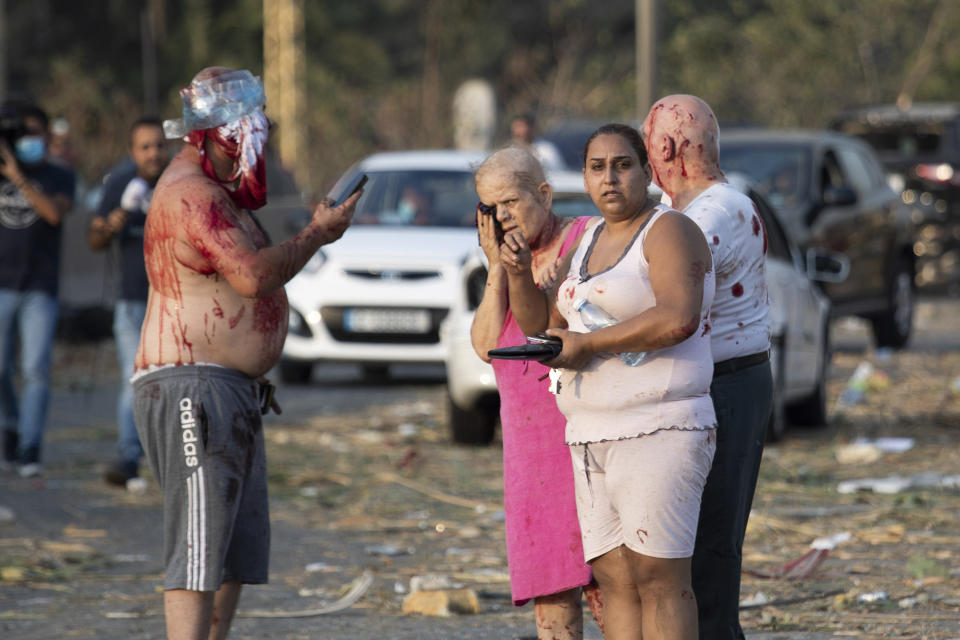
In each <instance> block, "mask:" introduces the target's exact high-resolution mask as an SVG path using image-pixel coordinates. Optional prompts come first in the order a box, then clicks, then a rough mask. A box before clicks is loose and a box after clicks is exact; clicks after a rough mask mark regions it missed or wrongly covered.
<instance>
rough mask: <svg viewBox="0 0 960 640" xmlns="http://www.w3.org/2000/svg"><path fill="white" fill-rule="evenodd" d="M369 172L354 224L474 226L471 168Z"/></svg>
mask: <svg viewBox="0 0 960 640" xmlns="http://www.w3.org/2000/svg"><path fill="white" fill-rule="evenodd" d="M367 175H368V177H369V180H368V181H367V184H366V185H365V186H364V187H363V195H362V196H361V197H360V201H359V202H357V208H356V210H355V211H356V212H355V213H354V215H353V224H360V225H389V226H404V227H405V226H431V227H470V226H473V225H474V222H475V215H476V210H477V200H478V198H477V191H476V189H475V188H474V186H473V173H471V172H469V171H440V170H409V171H368V172H367ZM347 179H349V176H347Z"/></svg>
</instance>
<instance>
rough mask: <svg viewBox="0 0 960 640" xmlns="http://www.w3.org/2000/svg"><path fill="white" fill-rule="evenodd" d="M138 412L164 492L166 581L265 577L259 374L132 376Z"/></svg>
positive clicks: (213, 584) (207, 583)
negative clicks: (250, 375)
mask: <svg viewBox="0 0 960 640" xmlns="http://www.w3.org/2000/svg"><path fill="white" fill-rule="evenodd" d="M133 388H134V397H135V400H134V417H135V419H136V423H137V432H138V433H139V434H140V442H141V443H142V444H143V449H144V453H145V456H146V458H147V461H148V462H149V464H150V468H151V469H152V470H153V474H154V476H155V477H156V478H157V481H158V482H159V484H160V488H161V489H162V490H163V552H164V560H165V565H166V577H165V579H164V583H163V586H164V589H188V590H190V591H216V590H217V589H219V588H220V584H221V583H222V582H229V581H239V582H242V583H246V584H264V583H266V582H267V564H268V560H269V555H270V519H269V514H268V507H267V474H266V456H265V454H264V447H263V429H262V422H261V416H260V409H259V406H258V402H257V382H256V381H255V380H253V379H252V378H250V377H249V376H247V375H246V374H244V373H241V372H239V371H235V370H233V369H226V368H223V367H216V366H208V365H185V366H177V367H170V368H165V369H160V370H158V371H154V372H151V373H148V374H146V375H143V376H141V377H139V378H137V379H136V380H135V381H134V383H133Z"/></svg>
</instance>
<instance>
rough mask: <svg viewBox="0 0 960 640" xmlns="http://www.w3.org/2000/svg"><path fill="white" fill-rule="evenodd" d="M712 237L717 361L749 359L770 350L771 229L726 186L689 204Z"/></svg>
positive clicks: (746, 201)
mask: <svg viewBox="0 0 960 640" xmlns="http://www.w3.org/2000/svg"><path fill="white" fill-rule="evenodd" d="M683 212H684V213H685V214H686V215H687V216H689V217H690V218H691V219H692V220H693V221H694V222H696V223H697V225H698V226H699V227H700V229H702V230H703V234H704V235H705V236H706V238H707V244H708V245H709V246H710V252H711V253H712V254H713V266H714V271H715V272H716V283H717V290H716V294H715V295H714V298H713V306H712V307H711V308H710V319H709V321H708V322H709V327H710V335H711V340H710V348H711V350H712V351H713V361H714V362H723V361H724V360H729V359H730V358H739V357H740V356H748V355H751V354H754V353H758V352H760V351H766V350H767V349H769V348H770V297H769V294H768V292H767V279H766V268H765V264H766V253H767V230H766V229H765V228H764V226H763V221H762V220H761V219H760V214H759V213H758V212H757V209H756V205H754V204H753V201H752V200H751V199H750V198H749V197H747V196H746V195H745V194H743V193H741V192H740V191H738V190H737V189H735V188H734V187H731V186H730V185H729V184H726V183H717V184H715V185H713V186H711V187H709V188H708V189H706V190H704V191H703V193H701V194H700V195H699V196H697V197H696V198H694V200H693V201H692V202H691V203H690V204H688V205H687V208H686V209H684V210H683Z"/></svg>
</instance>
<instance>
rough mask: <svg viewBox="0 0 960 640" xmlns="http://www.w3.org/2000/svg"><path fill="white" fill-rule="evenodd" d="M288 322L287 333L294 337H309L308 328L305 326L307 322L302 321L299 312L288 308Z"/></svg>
mask: <svg viewBox="0 0 960 640" xmlns="http://www.w3.org/2000/svg"><path fill="white" fill-rule="evenodd" d="M289 315H290V320H289V323H288V326H287V332H288V333H292V334H293V335H295V336H303V337H304V338H309V337H310V327H309V325H307V321H306V320H304V319H303V316H302V315H300V312H299V311H297V310H296V309H294V308H293V307H290V314H289Z"/></svg>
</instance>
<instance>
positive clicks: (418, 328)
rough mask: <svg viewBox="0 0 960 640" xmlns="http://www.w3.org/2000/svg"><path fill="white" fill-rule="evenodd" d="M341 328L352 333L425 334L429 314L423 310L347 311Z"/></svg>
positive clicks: (427, 328) (427, 327)
mask: <svg viewBox="0 0 960 640" xmlns="http://www.w3.org/2000/svg"><path fill="white" fill-rule="evenodd" d="M343 326H344V328H345V329H346V330H347V331H352V332H354V333H427V332H428V331H430V313H429V312H428V311H426V310H424V309H347V310H346V311H345V312H344V314H343Z"/></svg>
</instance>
